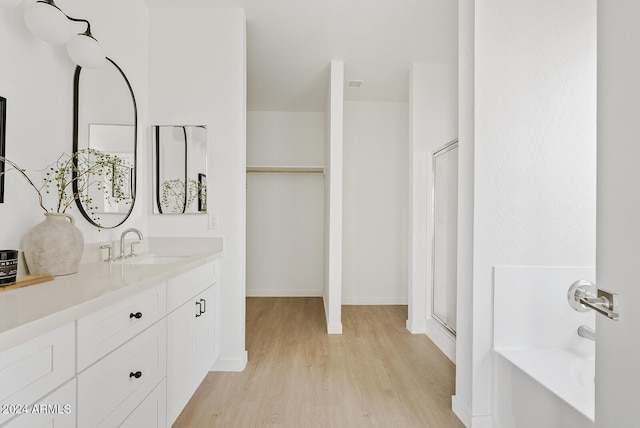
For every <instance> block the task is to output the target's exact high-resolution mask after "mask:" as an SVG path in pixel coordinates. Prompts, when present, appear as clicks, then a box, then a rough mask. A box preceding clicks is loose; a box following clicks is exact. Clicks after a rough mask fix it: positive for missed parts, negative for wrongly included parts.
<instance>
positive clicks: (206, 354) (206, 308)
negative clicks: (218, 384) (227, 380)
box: [193, 287, 216, 389]
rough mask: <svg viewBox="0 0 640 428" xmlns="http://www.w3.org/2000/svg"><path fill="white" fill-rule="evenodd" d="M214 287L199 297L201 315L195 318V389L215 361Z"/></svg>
mask: <svg viewBox="0 0 640 428" xmlns="http://www.w3.org/2000/svg"><path fill="white" fill-rule="evenodd" d="M214 290H215V289H214V287H209V288H208V289H207V290H205V291H203V292H202V293H201V294H200V295H199V296H198V297H197V299H198V300H197V302H199V303H200V307H201V312H200V315H199V316H198V317H197V318H195V323H194V324H195V328H194V339H195V343H194V349H195V352H194V360H193V365H194V377H195V379H194V382H195V389H197V388H198V386H199V385H200V382H202V380H203V379H204V377H205V376H206V375H207V373H209V370H211V367H212V366H213V363H214V355H215V317H214V314H215V310H214V308H215V303H216V302H215V293H214Z"/></svg>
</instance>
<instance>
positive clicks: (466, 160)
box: [451, 0, 475, 427]
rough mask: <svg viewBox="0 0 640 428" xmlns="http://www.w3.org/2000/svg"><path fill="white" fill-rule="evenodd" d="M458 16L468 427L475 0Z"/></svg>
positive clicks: (463, 414) (457, 400)
mask: <svg viewBox="0 0 640 428" xmlns="http://www.w3.org/2000/svg"><path fill="white" fill-rule="evenodd" d="M458 15H459V16H458V112H459V116H458V117H459V123H458V260H457V263H458V272H457V280H458V290H457V291H458V301H457V308H456V316H457V319H456V326H457V331H456V361H455V363H456V394H455V395H454V396H453V398H452V400H451V407H452V409H453V411H454V412H455V413H456V415H458V417H459V418H460V419H462V421H463V422H464V423H465V425H466V426H467V427H469V426H471V386H472V375H473V367H472V366H473V364H472V360H473V316H472V315H473V232H474V229H473V227H474V224H473V221H474V218H473V206H474V201H473V193H474V188H473V176H474V152H475V149H474V136H475V133H474V127H475V122H474V119H475V116H474V106H475V98H474V96H475V93H474V82H475V71H474V70H475V46H474V45H475V0H461V1H459V2H458Z"/></svg>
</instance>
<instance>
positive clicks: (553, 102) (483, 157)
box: [454, 0, 596, 427]
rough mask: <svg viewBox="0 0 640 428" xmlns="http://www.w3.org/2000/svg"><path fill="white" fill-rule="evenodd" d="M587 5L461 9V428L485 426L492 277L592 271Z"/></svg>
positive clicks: (498, 3) (507, 0)
mask: <svg viewBox="0 0 640 428" xmlns="http://www.w3.org/2000/svg"><path fill="white" fill-rule="evenodd" d="M595 4H596V2H595V1H593V0H592V1H586V2H585V1H583V0H562V1H552V0H544V1H542V2H535V3H532V2H527V1H522V0H520V1H511V0H492V1H484V2H482V3H481V4H480V3H476V4H475V5H473V2H468V3H467V2H464V3H462V2H461V8H460V11H461V23H462V22H463V21H464V22H465V23H467V22H468V21H467V19H468V18H469V16H470V15H469V14H471V13H472V10H473V9H475V18H473V20H474V23H473V26H474V27H475V30H474V49H475V52H474V49H470V47H471V46H470V45H469V44H468V40H467V39H466V38H465V41H466V42H467V44H465V49H464V50H463V49H461V51H460V54H461V60H460V62H461V64H462V63H463V61H464V64H465V69H464V70H465V73H472V76H473V77H472V78H473V85H474V87H473V88H470V86H468V85H467V84H466V83H465V84H463V85H462V86H461V88H462V90H463V91H469V90H472V91H473V95H470V94H469V93H468V92H466V93H464V94H462V93H461V100H464V101H463V102H464V105H462V106H461V110H462V111H465V113H466V115H465V117H464V118H465V122H461V129H464V130H465V132H464V134H463V132H461V147H462V146H463V145H464V144H466V141H465V140H464V138H468V137H469V134H468V131H469V129H470V128H469V122H466V120H469V119H470V117H469V116H468V112H469V109H470V108H472V107H471V106H470V105H469V103H470V102H473V103H474V107H473V108H474V117H473V118H471V120H473V122H474V124H473V125H471V126H472V127H473V129H474V131H473V136H472V137H473V146H474V183H473V186H474V207H473V210H474V213H473V216H474V229H473V230H474V232H473V287H470V284H469V283H467V281H466V280H465V281H464V282H462V283H459V287H460V288H459V304H458V307H459V312H462V311H464V312H466V313H468V314H471V319H470V320H469V319H465V320H463V322H462V323H461V322H459V323H458V324H459V331H460V330H461V329H462V328H463V326H467V327H468V326H469V325H472V326H473V327H472V329H473V335H472V336H470V335H469V334H468V333H467V334H465V335H458V346H459V349H458V353H459V354H460V352H461V349H464V353H465V354H464V355H461V356H460V358H459V359H460V361H459V363H458V365H457V367H458V371H457V373H456V377H457V385H456V398H455V399H454V410H455V411H456V413H457V414H458V415H459V416H460V417H461V419H462V420H463V421H464V422H465V423H466V424H467V425H469V426H474V427H475V426H490V423H491V416H490V415H491V412H492V402H491V397H492V380H493V370H492V367H493V352H492V314H493V310H492V308H493V305H492V299H493V295H492V289H493V268H494V266H497V265H507V266H513V265H524V266H531V265H534V266H535V265H542V266H544V265H548V266H588V265H593V264H594V263H595V159H596V145H595V135H596V134H595V123H596V122H595V120H596V119H595V101H596V92H595V89H596V85H595V84H596V81H595V76H596V73H595V72H596V43H595V41H596V9H595ZM474 6H475V7H474ZM463 58H464V59H463ZM471 58H474V59H473V60H472V59H471ZM470 60H472V61H473V62H474V64H473V68H472V67H468V64H469V62H468V61H470ZM469 78H471V77H469V74H465V75H461V81H464V82H468V80H467V79H469ZM461 182H466V180H461ZM465 186H466V187H465V189H467V190H468V182H466V184H465ZM467 214H468V212H467ZM466 227H468V225H467V226H466ZM463 341H464V344H462V343H461V342H463ZM469 370H470V371H469ZM469 375H470V378H468V376H469ZM467 400H470V401H467Z"/></svg>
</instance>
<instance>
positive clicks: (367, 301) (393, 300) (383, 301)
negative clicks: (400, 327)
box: [342, 296, 407, 305]
mask: <svg viewBox="0 0 640 428" xmlns="http://www.w3.org/2000/svg"><path fill="white" fill-rule="evenodd" d="M342 304H343V305H406V304H407V296H404V297H343V298H342Z"/></svg>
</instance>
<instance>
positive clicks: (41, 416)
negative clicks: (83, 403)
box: [3, 379, 76, 428]
mask: <svg viewBox="0 0 640 428" xmlns="http://www.w3.org/2000/svg"><path fill="white" fill-rule="evenodd" d="M28 409H29V410H28V413H26V414H23V415H20V416H18V417H16V418H15V419H12V420H11V421H10V422H9V423H8V424H7V425H3V427H4V428H34V427H55V428H75V426H76V380H75V379H73V380H70V381H69V382H67V383H65V384H64V385H63V386H61V387H60V388H58V389H56V390H55V391H54V392H52V393H51V394H49V395H47V396H46V397H43V398H41V399H39V400H38V401H36V402H35V403H34V404H33V405H31V406H29V407H28ZM36 409H37V410H36Z"/></svg>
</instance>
